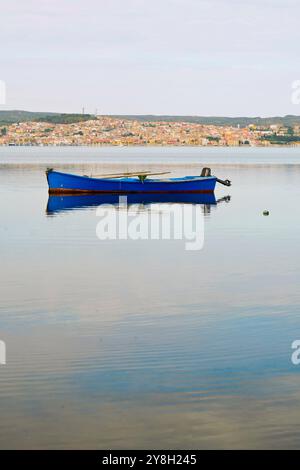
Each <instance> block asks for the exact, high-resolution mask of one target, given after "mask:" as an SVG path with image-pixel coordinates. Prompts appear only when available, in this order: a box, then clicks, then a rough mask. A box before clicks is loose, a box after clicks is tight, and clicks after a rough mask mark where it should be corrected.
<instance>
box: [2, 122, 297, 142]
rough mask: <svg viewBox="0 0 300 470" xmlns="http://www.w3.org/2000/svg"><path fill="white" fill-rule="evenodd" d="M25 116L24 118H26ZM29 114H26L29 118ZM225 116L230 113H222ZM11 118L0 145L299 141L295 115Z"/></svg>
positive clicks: (5, 127) (4, 129) (3, 124)
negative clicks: (242, 120) (241, 120)
mask: <svg viewBox="0 0 300 470" xmlns="http://www.w3.org/2000/svg"><path fill="white" fill-rule="evenodd" d="M28 119H29V120H28ZM30 119H32V120H30ZM228 119H230V118H228ZM15 120H16V122H9V120H7V121H8V122H5V121H0V145H6V146H23V145H24V146H26V145H37V146H53V145H54V146H64V145H75V146H79V145H95V146H97V145H98V146H104V145H115V146H137V145H149V146H150V145H151V146H155V145H157V146H167V145H170V146H174V145H175V146H274V145H289V146H300V122H299V120H298V121H297V122H296V123H295V122H293V121H292V122H291V123H289V124H285V123H284V122H282V119H278V122H276V118H272V121H271V122H270V123H264V122H263V120H262V122H260V121H259V122H258V123H253V122H252V123H250V124H249V123H248V124H243V125H240V124H237V123H234V124H233V123H230V124H228V123H225V124H222V125H221V124H211V123H201V122H191V121H193V120H192V119H190V120H187V121H185V120H182V121H181V120H180V117H176V119H175V118H174V119H167V118H166V120H163V118H162V117H160V118H159V119H158V118H157V120H156V119H155V116H152V117H151V119H150V118H149V119H148V120H147V117H144V118H143V119H141V118H140V119H138V118H134V117H121V116H119V117H116V116H92V115H82V116H81V115H56V114H52V115H51V114H50V115H48V116H40V117H35V118H34V119H33V118H30V117H28V118H27V120H25V119H23V120H22V119H21V118H20V120H19V121H18V118H15Z"/></svg>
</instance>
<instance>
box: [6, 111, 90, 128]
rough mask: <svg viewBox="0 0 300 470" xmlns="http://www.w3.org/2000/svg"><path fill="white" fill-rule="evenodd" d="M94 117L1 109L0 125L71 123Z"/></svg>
mask: <svg viewBox="0 0 300 470" xmlns="http://www.w3.org/2000/svg"><path fill="white" fill-rule="evenodd" d="M90 119H94V116H93V115H91V114H67V113H42V112H31V111H18V110H14V111H0V125H5V124H6V125H8V124H13V123H16V122H28V121H35V122H50V123H53V124H71V123H73V122H81V121H88V120H90Z"/></svg>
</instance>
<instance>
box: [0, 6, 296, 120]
mask: <svg viewBox="0 0 300 470" xmlns="http://www.w3.org/2000/svg"><path fill="white" fill-rule="evenodd" d="M0 7H1V10H0V11H1V17H0V22H1V25H0V80H3V81H4V82H5V83H6V103H5V104H4V105H3V104H1V105H0V109H24V110H31V111H57V112H81V111H82V108H83V107H84V109H85V112H87V113H94V112H95V111H96V110H97V112H98V113H99V114H174V115H218V116H221V115H223V116H224V115H225V116H268V115H285V114H299V115H300V104H295V103H294V104H293V102H292V99H291V96H292V91H293V90H292V84H293V82H294V81H296V80H300V60H299V57H300V28H299V22H300V2H299V0H251V1H249V0H243V1H240V0H147V1H146V0H22V1H20V0H10V1H9V2H7V1H5V0H0Z"/></svg>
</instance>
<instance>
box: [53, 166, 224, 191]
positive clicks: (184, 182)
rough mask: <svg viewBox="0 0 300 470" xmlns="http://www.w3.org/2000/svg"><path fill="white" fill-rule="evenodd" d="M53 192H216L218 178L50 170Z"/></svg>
mask: <svg viewBox="0 0 300 470" xmlns="http://www.w3.org/2000/svg"><path fill="white" fill-rule="evenodd" d="M47 179H48V185H49V193H50V194H84V193H94V194H95V193H115V194H140V193H145V194H164V193H212V192H213V191H214V189H215V186H216V181H217V179H216V178H215V177H214V176H211V177H207V178H205V177H204V178H203V177H185V178H172V179H169V180H159V179H150V178H149V179H146V180H145V181H140V180H139V179H136V178H119V179H117V178H115V179H112V178H109V179H104V178H103V179H100V178H89V177H87V176H78V175H72V174H68V173H61V172H58V171H48V172H47Z"/></svg>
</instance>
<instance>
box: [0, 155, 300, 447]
mask: <svg viewBox="0 0 300 470" xmlns="http://www.w3.org/2000/svg"><path fill="white" fill-rule="evenodd" d="M48 166H52V167H55V168H60V169H65V170H67V171H73V172H74V173H75V172H78V173H80V174H91V173H97V172H98V173H101V172H108V173H109V172H112V171H115V170H116V171H119V170H120V171H123V170H128V169H130V170H131V169H133V170H135V169H137V168H140V167H143V168H144V169H145V168H146V167H147V169H148V168H149V169H150V170H158V171H163V170H164V169H166V168H169V169H171V171H172V173H173V174H176V175H184V174H197V173H199V171H200V169H201V168H202V166H211V167H212V168H213V172H214V173H216V174H217V176H219V177H220V178H223V179H225V178H229V179H231V180H232V182H233V186H232V187H231V188H226V187H223V186H218V188H217V190H216V198H217V199H220V202H219V203H218V204H216V205H211V206H209V205H205V206H204V205H203V206H201V207H202V210H203V212H204V214H205V215H204V225H205V240H204V246H203V248H202V249H201V250H198V251H187V250H185V246H184V243H183V242H182V241H181V240H147V241H146V240H138V241H134V240H106V241H100V240H99V239H98V238H97V236H96V225H97V222H98V220H97V217H96V206H90V207H77V208H75V207H74V208H73V210H70V208H69V210H59V211H56V212H49V211H48V212H47V210H46V209H47V202H48V195H47V185H46V179H45V174H44V170H45V169H46V167H48ZM225 196H230V197H231V198H230V200H229V199H227V202H226V200H223V201H222V200H221V199H222V198H224V197H225ZM299 198H300V149H296V148H291V149H279V148H276V149H254V148H247V149H228V148H227V149H222V148H218V149H216V148H215V149H205V148H202V149H199V148H155V149H151V148H134V149H132V148H112V149H111V148H93V149H91V148H75V149H73V148H15V147H11V148H4V147H3V148H1V149H0V214H1V219H0V259H1V274H0V276H1V282H0V340H2V341H5V344H6V362H7V363H6V365H0V416H1V419H0V448H2V449H8V448H9V449H15V448H19V449H33V448H34V449H70V448H72V449H73V448H84V449H90V448H98V449H103V448H104V449H105V448H110V449H117V448H123V449H129V448H131V449H132V448H144V449H145V448H152V449H162V448H168V449H176V448H189V449H192V448H195V449H209V448H219V449H222V448H233V449H237V448H274V449H276V448H299V447H300V365H299V366H297V365H293V363H292V361H291V355H292V353H293V350H292V348H291V344H292V342H293V341H294V340H296V339H300V289H299V280H300V250H299V240H300V224H299ZM48 209H49V207H48ZM71 209H72V208H71ZM148 209H149V205H143V204H140V206H139V210H140V211H141V212H143V211H147V210H148ZM264 210H269V211H270V215H269V216H268V217H264V216H263V211H264Z"/></svg>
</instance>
